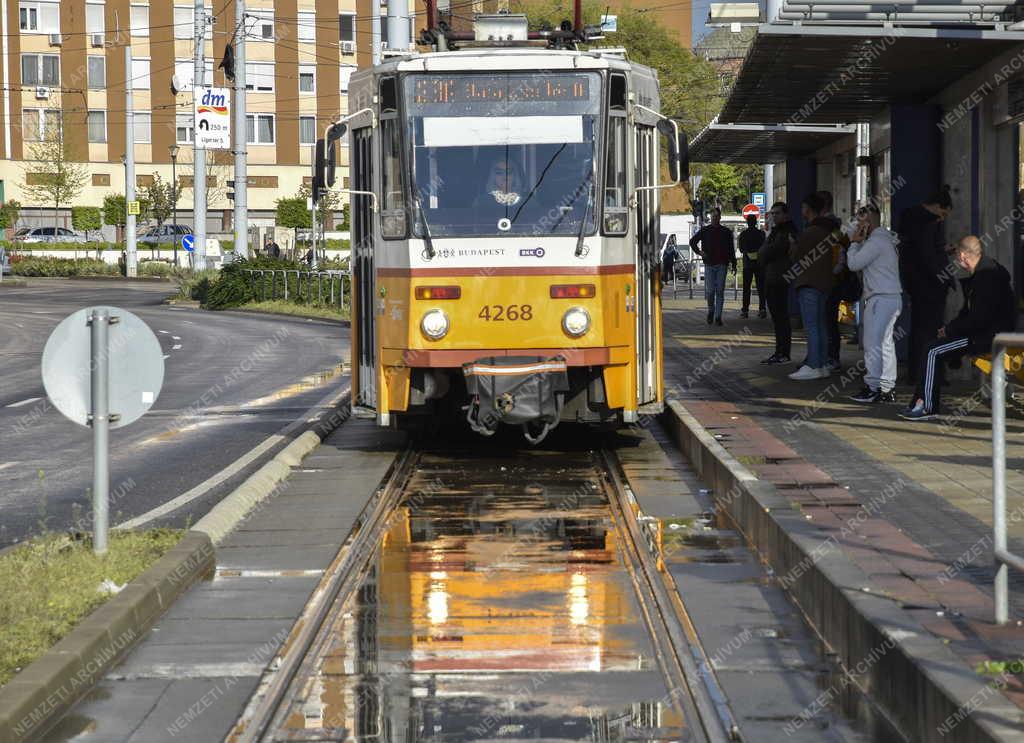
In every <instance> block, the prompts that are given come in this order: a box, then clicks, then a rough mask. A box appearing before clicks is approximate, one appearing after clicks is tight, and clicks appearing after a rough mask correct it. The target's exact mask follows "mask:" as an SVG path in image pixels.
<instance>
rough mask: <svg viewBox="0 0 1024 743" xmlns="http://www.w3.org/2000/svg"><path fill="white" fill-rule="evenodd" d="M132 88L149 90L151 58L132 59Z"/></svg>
mask: <svg viewBox="0 0 1024 743" xmlns="http://www.w3.org/2000/svg"><path fill="white" fill-rule="evenodd" d="M131 81H132V90H149V60H148V59H133V60H132V77H131Z"/></svg>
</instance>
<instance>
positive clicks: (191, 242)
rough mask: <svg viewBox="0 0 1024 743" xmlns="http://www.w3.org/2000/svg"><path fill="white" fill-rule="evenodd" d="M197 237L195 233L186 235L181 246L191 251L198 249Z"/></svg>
mask: <svg viewBox="0 0 1024 743" xmlns="http://www.w3.org/2000/svg"><path fill="white" fill-rule="evenodd" d="M195 243H196V238H195V236H194V235H185V236H184V237H182V238H181V247H183V248H185V250H187V251H188V252H189V253H191V252H192V251H193V250H195V249H196V245H195Z"/></svg>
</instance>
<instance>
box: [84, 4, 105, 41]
mask: <svg viewBox="0 0 1024 743" xmlns="http://www.w3.org/2000/svg"><path fill="white" fill-rule="evenodd" d="M105 30H106V24H105V23H104V21H103V4H102V3H89V4H88V5H86V6H85V31H86V33H89V34H102V33H103V32H104V31H105Z"/></svg>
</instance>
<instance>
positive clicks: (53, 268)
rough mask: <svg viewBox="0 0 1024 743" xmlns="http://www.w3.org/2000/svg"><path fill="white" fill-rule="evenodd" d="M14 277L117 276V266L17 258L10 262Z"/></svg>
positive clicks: (75, 260)
mask: <svg viewBox="0 0 1024 743" xmlns="http://www.w3.org/2000/svg"><path fill="white" fill-rule="evenodd" d="M11 273H12V274H13V275H15V276H50V277H54V276H117V275H119V274H120V270H119V269H118V267H117V266H115V265H111V264H109V263H104V262H103V261H101V260H98V259H96V258H49V257H47V258H25V257H23V258H19V259H18V260H14V261H11Z"/></svg>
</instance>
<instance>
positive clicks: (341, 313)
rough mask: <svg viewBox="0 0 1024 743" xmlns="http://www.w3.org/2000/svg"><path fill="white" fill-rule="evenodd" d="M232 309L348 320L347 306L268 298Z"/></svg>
mask: <svg viewBox="0 0 1024 743" xmlns="http://www.w3.org/2000/svg"><path fill="white" fill-rule="evenodd" d="M231 309H233V310H243V311H245V312H273V313H278V314H282V315H295V316H296V317H312V318H316V319H320V320H348V319H349V310H348V308H347V307H346V308H344V309H342V308H338V307H318V306H316V305H309V304H294V303H293V302H285V301H284V300H280V299H268V300H267V301H265V302H249V303H247V304H243V305H239V306H238V307H232V308H231Z"/></svg>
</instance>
